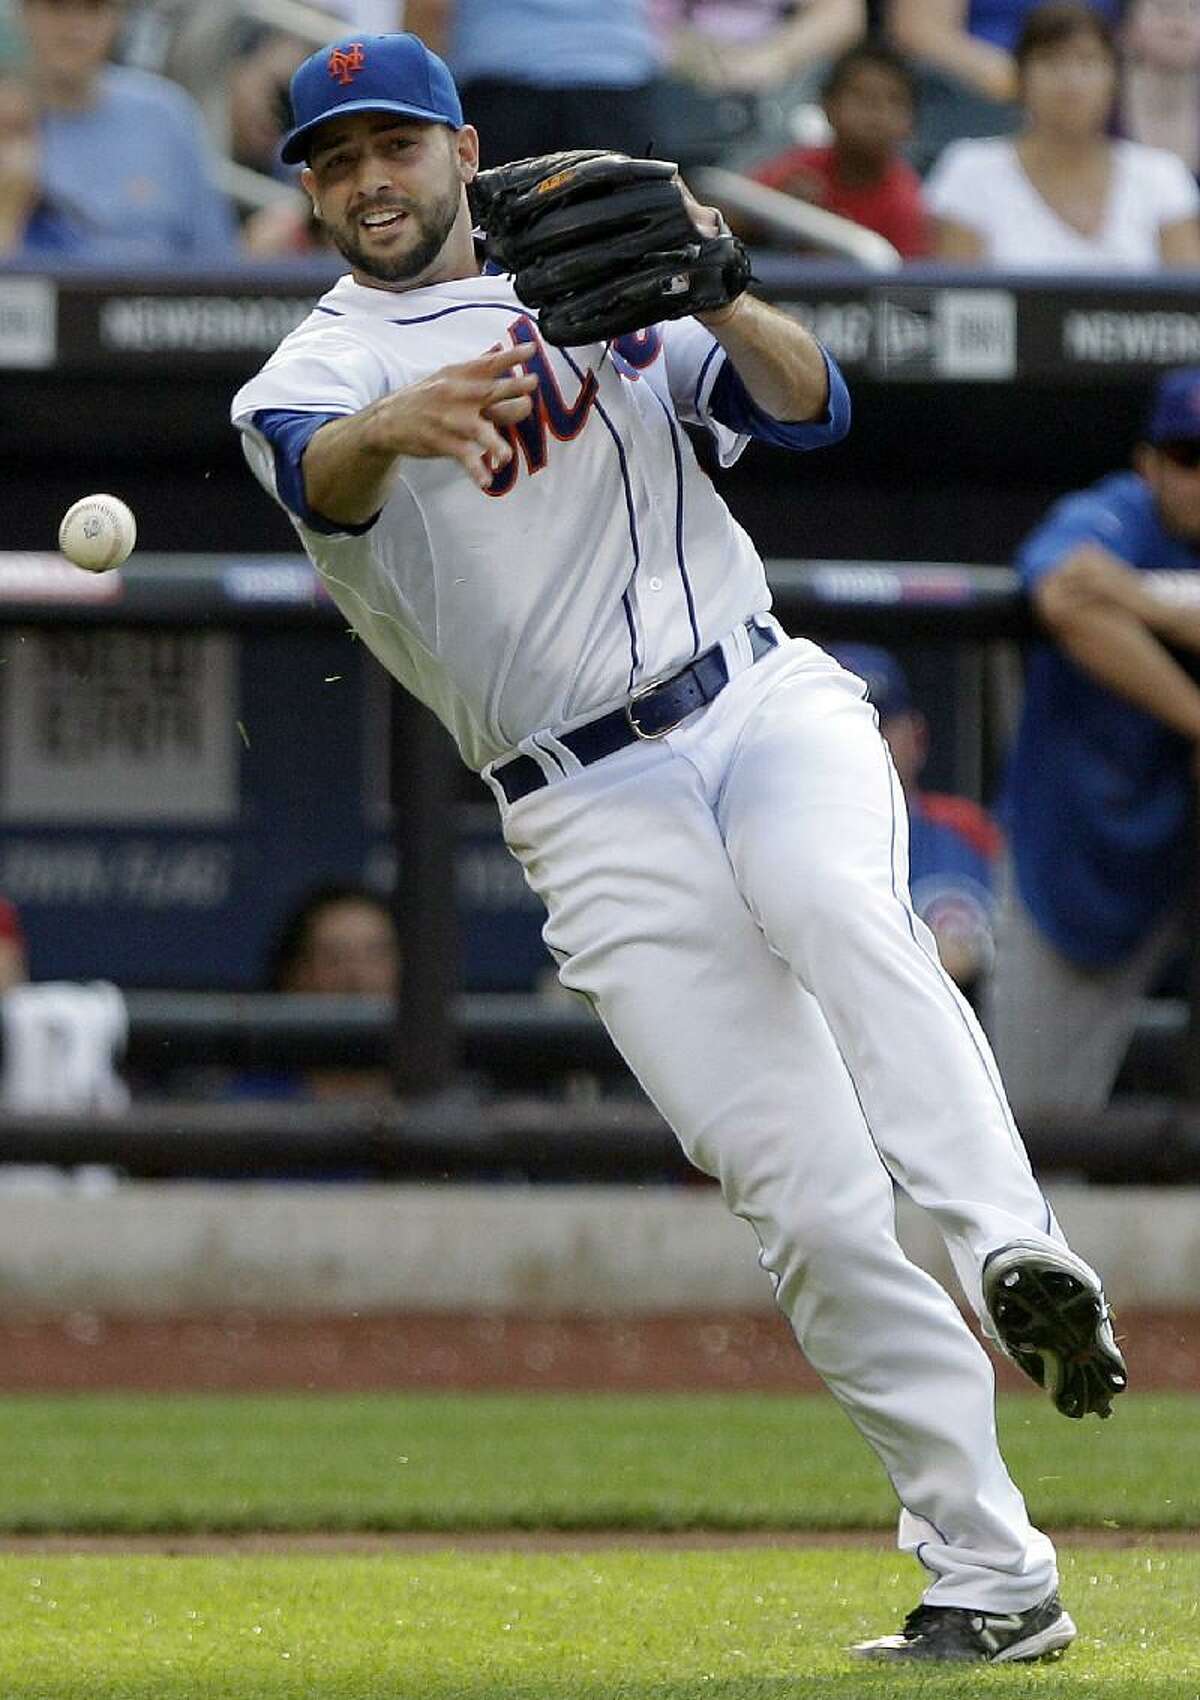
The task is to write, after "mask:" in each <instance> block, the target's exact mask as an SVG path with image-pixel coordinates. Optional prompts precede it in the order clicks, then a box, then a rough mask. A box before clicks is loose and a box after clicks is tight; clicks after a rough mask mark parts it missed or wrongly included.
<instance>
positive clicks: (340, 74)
mask: <svg viewBox="0 0 1200 1700" xmlns="http://www.w3.org/2000/svg"><path fill="white" fill-rule="evenodd" d="M366 62H367V56H366V54H365V53H364V52H363V48H362V42H361V41H355V42H352V43H351V45H350V46H349V47H335V48H334V50H333V52H332V53H331V54H330V55H329V75H330V76H331V77H336V78H337V80H338V82H339V83H342V84H343V85H345V84H346V83H352V82H353V81H354V79H355V77H357V75H358V73H359V72H360V71H361V70H362V68H363V66H364V65H365V64H366Z"/></svg>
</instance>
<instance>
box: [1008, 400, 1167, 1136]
mask: <svg viewBox="0 0 1200 1700" xmlns="http://www.w3.org/2000/svg"><path fill="white" fill-rule="evenodd" d="M1017 565H1018V568H1019V570H1020V573H1021V578H1022V581H1023V583H1024V585H1025V587H1026V589H1027V591H1028V593H1029V596H1030V598H1031V601H1032V604H1033V609H1034V613H1035V616H1036V618H1037V621H1038V624H1039V626H1040V630H1041V640H1040V641H1039V642H1038V643H1037V644H1036V646H1035V647H1034V649H1033V650H1032V652H1031V654H1030V657H1029V666H1028V670H1027V675H1026V687H1025V701H1024V707H1023V711H1022V716H1021V720H1020V724H1019V727H1018V729H1017V735H1016V739H1015V742H1014V746H1013V750H1012V754H1011V758H1010V763H1009V771H1008V774H1007V777H1006V783H1005V789H1004V796H1003V801H1002V808H1001V815H1002V820H1003V824H1004V825H1005V826H1006V828H1007V831H1008V842H1009V846H1010V851H1011V869H1010V879H1009V885H1010V888H1011V889H1010V890H1009V892H1008V893H1007V895H1006V898H1005V900H1004V901H1003V902H1002V904H1001V909H1000V914H999V916H998V919H997V928H996V960H995V968H994V971H993V975H992V980H991V983H990V988H989V996H988V998H987V1000H986V1007H985V1021H986V1025H987V1026H988V1028H989V1031H990V1036H991V1039H992V1044H993V1046H994V1048H995V1052H996V1058H997V1061H998V1062H999V1064H1000V1070H1001V1073H1002V1075H1003V1076H1004V1082H1005V1085H1006V1087H1007V1088H1008V1093H1009V1097H1010V1098H1011V1100H1012V1104H1013V1108H1014V1110H1015V1112H1016V1114H1017V1116H1018V1118H1020V1117H1021V1116H1026V1117H1030V1116H1034V1115H1037V1114H1038V1113H1045V1112H1051V1113H1054V1112H1059V1111H1071V1112H1079V1113H1086V1112H1090V1111H1094V1110H1097V1109H1100V1108H1102V1107H1103V1106H1104V1105H1105V1104H1106V1103H1107V1101H1108V1099H1109V1096H1110V1095H1111V1091H1112V1086H1113V1082H1114V1081H1115V1079H1116V1076H1117V1071H1118V1069H1119V1067H1120V1065H1121V1062H1122V1060H1123V1058H1124V1056H1125V1052H1126V1050H1127V1048H1128V1044H1129V1040H1130V1037H1131V1034H1132V1031H1133V1027H1134V1024H1135V1021H1136V1019H1137V1014H1138V1005H1139V1003H1140V1001H1141V999H1142V998H1143V997H1144V996H1145V995H1146V993H1147V992H1148V991H1149V990H1151V989H1152V988H1153V986H1154V984H1155V982H1156V981H1157V980H1158V979H1159V977H1160V975H1161V974H1162V971H1163V970H1164V968H1165V967H1166V965H1167V964H1168V963H1169V962H1170V960H1171V958H1172V957H1173V956H1174V955H1175V954H1176V953H1177V952H1178V950H1179V949H1180V947H1181V945H1182V944H1183V942H1184V930H1185V912H1186V909H1187V899H1188V889H1189V868H1190V865H1191V862H1192V860H1193V858H1194V854H1195V844H1194V826H1193V824H1192V822H1193V819H1194V803H1195V791H1196V785H1197V778H1198V775H1200V685H1198V684H1197V682H1196V663H1197V661H1198V660H1200V601H1198V600H1197V599H1196V597H1195V595H1194V594H1189V586H1194V585H1195V584H1196V582H1197V581H1196V580H1195V579H1191V578H1189V575H1193V574H1196V573H1198V572H1200V366H1192V367H1187V368H1182V369H1178V370H1175V371H1172V372H1169V373H1167V374H1166V375H1165V376H1164V377H1163V378H1162V379H1161V380H1160V381H1159V383H1158V386H1157V388H1156V390H1155V393H1154V398H1153V402H1152V405H1151V408H1150V412H1149V415H1148V418H1147V420H1146V424H1145V428H1144V432H1143V440H1142V441H1141V442H1140V443H1139V444H1138V446H1137V448H1136V450H1135V453H1134V463H1133V470H1132V471H1127V472H1118V473H1114V474H1112V475H1111V476H1109V477H1107V478H1104V479H1102V480H1101V481H1100V482H1099V483H1098V484H1095V485H1093V486H1092V487H1091V488H1090V489H1087V490H1082V491H1078V492H1076V493H1075V494H1073V495H1069V496H1067V497H1065V498H1064V499H1063V500H1062V501H1060V502H1058V503H1057V505H1056V506H1055V507H1054V508H1052V509H1051V511H1050V513H1049V514H1048V515H1047V517H1046V519H1045V520H1044V521H1043V523H1042V524H1041V525H1039V526H1038V527H1037V529H1036V530H1035V531H1034V532H1033V533H1032V535H1031V536H1030V537H1028V538H1027V539H1026V541H1025V543H1024V544H1023V545H1022V547H1021V550H1020V552H1019V555H1018V559H1017Z"/></svg>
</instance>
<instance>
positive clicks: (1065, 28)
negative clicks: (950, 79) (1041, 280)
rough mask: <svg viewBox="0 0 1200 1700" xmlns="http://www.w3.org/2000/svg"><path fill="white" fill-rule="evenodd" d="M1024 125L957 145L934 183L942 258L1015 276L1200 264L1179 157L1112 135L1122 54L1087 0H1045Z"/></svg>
mask: <svg viewBox="0 0 1200 1700" xmlns="http://www.w3.org/2000/svg"><path fill="white" fill-rule="evenodd" d="M1016 59H1017V68H1018V75H1019V82H1020V96H1021V104H1022V108H1023V112H1024V127H1023V129H1022V130H1021V132H1020V134H1019V135H1017V136H1015V137H1007V136H1005V137H993V138H989V139H985V140H981V141H959V142H953V143H951V145H950V146H949V147H948V148H947V149H946V150H945V152H944V153H943V154H942V156H941V158H940V159H939V160H938V163H937V165H936V166H935V167H934V170H933V172H932V173H931V174H930V177H929V179H928V181H927V183H926V200H927V203H928V205H929V207H930V209H931V211H932V212H933V214H934V216H935V218H936V220H937V237H936V251H937V254H938V257H939V258H940V259H943V260H946V261H949V262H958V263H962V264H965V265H987V266H996V267H998V268H1001V269H1004V270H1009V271H1026V270H1037V271H1105V272H1113V271H1140V272H1148V271H1156V270H1158V269H1159V268H1160V267H1164V266H1172V267H1200V223H1198V221H1197V212H1198V210H1200V192H1198V191H1197V187H1196V182H1195V179H1194V178H1193V177H1192V176H1191V174H1190V172H1189V171H1188V170H1187V167H1186V166H1185V165H1184V164H1183V162H1182V160H1181V159H1180V158H1179V156H1178V155H1177V154H1174V153H1170V152H1167V151H1166V150H1164V149H1160V148H1152V147H1146V146H1144V145H1143V144H1142V143H1139V142H1133V141H1127V140H1120V139H1114V138H1113V137H1112V136H1111V135H1110V134H1109V131H1108V126H1109V122H1110V119H1111V117H1112V111H1113V105H1114V100H1115V97H1116V88H1117V73H1118V58H1117V49H1116V44H1115V40H1114V37H1113V33H1112V30H1111V29H1110V27H1109V25H1108V24H1107V23H1106V22H1105V20H1104V19H1103V18H1101V17H1100V16H1099V15H1098V14H1097V13H1095V12H1094V11H1092V10H1091V9H1090V8H1089V7H1087V6H1086V5H1083V4H1081V3H1080V0H1048V4H1045V5H1042V6H1038V7H1037V8H1036V9H1035V10H1034V11H1033V12H1031V13H1030V15H1029V17H1028V19H1027V20H1026V24H1025V28H1024V30H1023V32H1022V34H1021V38H1020V40H1019V42H1018V44H1017V50H1016Z"/></svg>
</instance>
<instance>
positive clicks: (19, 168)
mask: <svg viewBox="0 0 1200 1700" xmlns="http://www.w3.org/2000/svg"><path fill="white" fill-rule="evenodd" d="M85 241H86V233H85V230H84V227H83V225H82V223H81V221H80V220H79V218H78V217H77V216H75V215H74V214H73V213H72V212H71V210H70V209H69V208H67V207H65V206H62V205H60V204H58V203H57V202H55V201H54V200H53V199H52V198H51V196H50V195H49V194H48V193H47V191H46V188H45V184H44V182H43V179H42V148H41V138H40V135H39V131H38V114H37V105H36V103H35V101H34V98H33V91H32V89H31V88H30V86H29V79H28V77H27V76H26V75H25V74H24V73H23V72H22V71H20V70H19V69H17V68H15V67H0V260H8V261H11V262H14V263H17V264H20V263H22V262H26V263H28V262H30V261H35V260H39V259H46V258H49V257H51V256H53V255H55V254H70V253H76V252H78V250H79V249H80V248H81V247H82V246H83V245H84V243H85Z"/></svg>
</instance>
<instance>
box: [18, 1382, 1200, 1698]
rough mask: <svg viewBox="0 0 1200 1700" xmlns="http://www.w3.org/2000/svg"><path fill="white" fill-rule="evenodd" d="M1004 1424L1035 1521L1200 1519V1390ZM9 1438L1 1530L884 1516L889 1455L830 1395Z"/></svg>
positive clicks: (771, 1522) (202, 1414)
mask: <svg viewBox="0 0 1200 1700" xmlns="http://www.w3.org/2000/svg"><path fill="white" fill-rule="evenodd" d="M1001 1434H1002V1441H1003V1444H1004V1447H1005V1452H1006V1455H1007V1457H1008V1459H1009V1462H1010V1464H1011V1466H1012V1469H1013V1472H1014V1474H1015V1476H1016V1478H1017V1480H1018V1481H1019V1483H1020V1484H1021V1486H1022V1488H1023V1489H1024V1491H1025V1494H1026V1497H1027V1499H1028V1501H1029V1505H1030V1509H1031V1512H1032V1514H1033V1515H1034V1517H1035V1519H1037V1520H1038V1521H1040V1522H1042V1523H1045V1524H1049V1525H1064V1524H1090V1525H1093V1526H1099V1525H1103V1524H1105V1523H1110V1524H1112V1523H1115V1524H1126V1525H1139V1526H1144V1527H1148V1528H1149V1527H1153V1528H1179V1527H1189V1526H1196V1525H1198V1524H1200V1468H1198V1464H1200V1443H1198V1441H1197V1435H1198V1434H1200V1400H1196V1399H1191V1398H1187V1397H1184V1396H1167V1395H1163V1396H1161V1397H1160V1396H1151V1395H1143V1396H1141V1397H1137V1396H1134V1395H1130V1396H1129V1397H1128V1398H1126V1399H1124V1400H1122V1402H1121V1406H1120V1408H1119V1413H1118V1415H1117V1416H1116V1417H1115V1418H1114V1419H1113V1421H1111V1422H1109V1423H1103V1424H1101V1423H1098V1422H1096V1421H1094V1420H1088V1421H1087V1422H1084V1423H1071V1422H1066V1421H1064V1420H1063V1418H1061V1417H1059V1416H1057V1415H1056V1414H1055V1413H1054V1411H1053V1410H1052V1409H1051V1408H1050V1406H1049V1404H1048V1403H1047V1402H1046V1401H1044V1400H1041V1399H1038V1398H1033V1397H1030V1398H1013V1399H1009V1400H1007V1401H1005V1402H1004V1404H1003V1406H1002V1414H1001ZM0 1457H2V1458H3V1460H4V1469H3V1475H2V1477H0V1531H8V1532H19V1531H50V1530H60V1529H67V1530H77V1531H84V1530H114V1531H126V1532H133V1531H138V1530H142V1531H182V1530H189V1529H211V1530H235V1529H279V1530H284V1529H322V1528H323V1529H331V1530H344V1529H427V1530H428V1529H435V1530H436V1529H454V1528H476V1529H486V1528H507V1527H515V1528H560V1529H587V1528H606V1527H607V1528H611V1527H622V1528H628V1529H631V1530H638V1529H651V1528H658V1529H680V1528H689V1527H700V1526H707V1527H712V1528H743V1527H748V1528H764V1529H765V1528H797V1527H833V1528H847V1527H855V1526H884V1525H887V1524H890V1523H891V1521H892V1520H893V1517H894V1515H895V1502H894V1500H893V1497H892V1493H891V1490H890V1488H889V1487H888V1484H887V1482H886V1480H885V1478H884V1476H883V1472H882V1470H881V1469H880V1468H879V1466H878V1465H877V1463H876V1462H875V1460H874V1458H873V1457H872V1456H871V1454H870V1453H869V1452H868V1451H867V1448H866V1446H865V1445H864V1443H863V1442H862V1441H861V1440H860V1439H859V1437H858V1435H857V1434H856V1433H855V1431H854V1430H853V1429H852V1427H851V1426H850V1424H849V1422H848V1420H847V1419H846V1418H845V1416H844V1415H843V1414H842V1413H841V1412H840V1411H839V1410H838V1408H837V1407H836V1406H835V1405H834V1404H833V1402H832V1400H830V1399H828V1398H825V1397H821V1396H818V1397H811V1398H791V1397H756V1396H753V1395H744V1394H743V1395H731V1396H674V1397H655V1398H646V1397H639V1398H627V1397H615V1396H614V1397H609V1398H596V1397H580V1396H574V1397H567V1396H563V1397H557V1396H545V1395H542V1396H532V1397H522V1396H515V1395H514V1396H473V1397H469V1398H459V1397H441V1396H438V1397H432V1396H411V1395H410V1396H402V1395H377V1396H371V1397H357V1398H333V1397H299V1396H296V1397H282V1398H280V1397H274V1398H209V1397H205V1398H195V1397H189V1398H184V1397H160V1398H131V1397H117V1396H111V1397H100V1398H91V1397H89V1398H67V1399H63V1398H56V1399H48V1398H8V1399H4V1400H3V1401H0ZM3 1695H4V1691H3V1689H0V1697H2V1696H3ZM1198 1700H1200V1697H1198Z"/></svg>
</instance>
